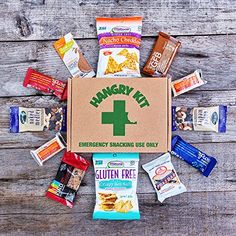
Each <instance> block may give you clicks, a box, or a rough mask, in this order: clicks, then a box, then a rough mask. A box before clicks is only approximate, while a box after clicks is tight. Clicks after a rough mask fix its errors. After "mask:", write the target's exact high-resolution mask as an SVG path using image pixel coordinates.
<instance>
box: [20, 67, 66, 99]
mask: <svg viewBox="0 0 236 236" xmlns="http://www.w3.org/2000/svg"><path fill="white" fill-rule="evenodd" d="M23 86H24V87H30V88H35V89H37V90H39V91H42V92H44V93H47V94H53V95H55V96H57V97H59V98H60V99H61V100H66V99H67V83H66V82H64V81H61V80H57V79H54V78H52V77H49V76H47V75H44V74H42V73H39V72H38V71H36V70H33V69H32V68H29V69H28V70H27V72H26V75H25V79H24V82H23Z"/></svg>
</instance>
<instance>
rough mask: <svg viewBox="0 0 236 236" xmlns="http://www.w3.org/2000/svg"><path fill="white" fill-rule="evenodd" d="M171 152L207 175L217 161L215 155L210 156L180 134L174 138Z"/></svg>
mask: <svg viewBox="0 0 236 236" xmlns="http://www.w3.org/2000/svg"><path fill="white" fill-rule="evenodd" d="M171 153H172V154H173V155H175V156H176V157H179V158H180V159H181V160H184V161H186V162H187V163H188V164H190V165H191V166H192V167H194V168H196V169H198V170H199V171H200V172H201V173H202V174H203V175H204V176H206V177H208V175H209V174H210V173H211V171H212V170H213V168H214V167H215V165H216V163H217V161H216V159H215V158H214V157H211V156H208V155H207V154H206V153H204V152H202V151H200V150H199V149H197V148H195V147H194V146H192V145H191V144H189V143H187V142H186V141H184V140H183V139H182V138H180V136H178V135H176V136H174V137H173V138H172V143H171Z"/></svg>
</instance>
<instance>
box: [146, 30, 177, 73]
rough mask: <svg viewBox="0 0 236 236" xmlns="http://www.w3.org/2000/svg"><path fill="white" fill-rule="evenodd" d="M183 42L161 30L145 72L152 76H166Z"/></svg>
mask: <svg viewBox="0 0 236 236" xmlns="http://www.w3.org/2000/svg"><path fill="white" fill-rule="evenodd" d="M180 45H181V42H180V41H178V40H177V39H175V38H174V37H171V36H170V35H168V34H165V33H163V32H159V35H158V38H157V41H156V43H155V45H154V48H153V50H152V53H151V55H150V56H149V58H148V60H147V62H146V65H145V66H144V68H143V72H144V73H145V74H147V75H151V76H166V75H167V72H168V70H169V69H170V66H171V63H172V61H173V59H174V57H175V56H176V53H177V50H178V48H179V47H180Z"/></svg>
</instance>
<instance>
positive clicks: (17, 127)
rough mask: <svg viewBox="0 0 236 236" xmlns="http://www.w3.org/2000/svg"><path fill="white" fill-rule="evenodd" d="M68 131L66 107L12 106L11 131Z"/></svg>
mask: <svg viewBox="0 0 236 236" xmlns="http://www.w3.org/2000/svg"><path fill="white" fill-rule="evenodd" d="M45 130H55V131H66V107H65V106H64V107H55V108H35V107H32V108H26V107H17V106H14V107H10V132H11V133H20V132H26V131H45Z"/></svg>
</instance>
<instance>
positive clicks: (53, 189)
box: [46, 152, 90, 208]
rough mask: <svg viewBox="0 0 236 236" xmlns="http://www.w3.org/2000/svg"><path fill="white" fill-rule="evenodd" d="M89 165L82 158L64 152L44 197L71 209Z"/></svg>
mask: <svg viewBox="0 0 236 236" xmlns="http://www.w3.org/2000/svg"><path fill="white" fill-rule="evenodd" d="M89 166H90V163H89V162H88V161H87V160H85V159H84V158H83V157H82V156H80V155H77V154H76V153H72V152H65V153H64V156H63V158H62V160H61V164H60V166H59V169H58V171H57V175H56V177H55V179H54V180H53V181H52V182H51V184H50V186H49V188H48V190H47V192H46V196H47V197H48V198H50V199H52V200H55V201H57V202H60V203H62V204H63V205H65V206H68V207H70V208H72V207H73V205H74V202H75V198H76V195H77V192H78V189H79V186H80V184H81V181H82V179H83V177H84V175H85V172H86V171H87V169H88V167H89Z"/></svg>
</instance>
